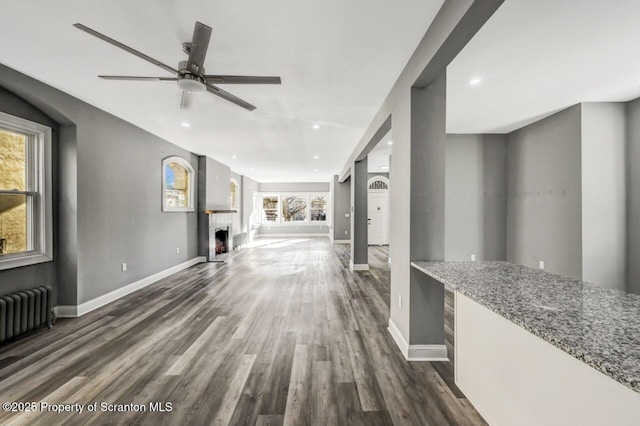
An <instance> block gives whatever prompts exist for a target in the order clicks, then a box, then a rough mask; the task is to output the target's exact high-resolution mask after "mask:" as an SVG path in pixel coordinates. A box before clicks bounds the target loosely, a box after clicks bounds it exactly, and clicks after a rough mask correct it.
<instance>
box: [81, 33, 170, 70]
mask: <svg viewBox="0 0 640 426" xmlns="http://www.w3.org/2000/svg"><path fill="white" fill-rule="evenodd" d="M73 26H74V27H76V28H77V29H79V30H82V31H84V32H85V33H87V34H91V35H92V36H94V37H97V38H99V39H101V40H104V41H106V42H107V43H109V44H112V45H114V46H116V47H119V48H120V49H122V50H124V51H125V52H129V53H131V54H132V55H136V56H137V57H138V58H140V59H144V60H145V61H147V62H151V63H152V64H153V65H157V66H159V67H160V68H162V69H163V70H165V71H168V72H170V73H172V74H178V70H176V69H173V68H172V67H170V66H169V65H165V64H163V63H162V62H160V61H158V60H156V59H153V58H152V57H151V56H147V55H145V54H144V53H142V52H138V51H137V50H135V49H133V48H131V47H129V46H127V45H126V44H122V43H120V42H119V41H117V40H114V39H112V38H111V37H108V36H106V35H104V34H102V33H99V32H98V31H96V30H93V29H91V28H89V27H87V26H84V25H82V24H78V23H76V24H73Z"/></svg>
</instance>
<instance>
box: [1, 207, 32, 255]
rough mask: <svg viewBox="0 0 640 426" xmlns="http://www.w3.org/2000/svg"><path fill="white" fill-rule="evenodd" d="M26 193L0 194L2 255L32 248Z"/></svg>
mask: <svg viewBox="0 0 640 426" xmlns="http://www.w3.org/2000/svg"><path fill="white" fill-rule="evenodd" d="M30 197H31V196H29V195H24V194H0V255H2V254H11V253H20V252H23V251H27V250H29V249H30V247H29V245H30V244H29V240H30V235H28V226H27V219H28V217H29V214H28V212H27V209H28V205H30V204H31V203H27V199H28V198H30Z"/></svg>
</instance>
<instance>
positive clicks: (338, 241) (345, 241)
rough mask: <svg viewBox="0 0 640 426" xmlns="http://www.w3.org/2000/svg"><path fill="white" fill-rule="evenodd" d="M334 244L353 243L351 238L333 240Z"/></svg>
mask: <svg viewBox="0 0 640 426" xmlns="http://www.w3.org/2000/svg"><path fill="white" fill-rule="evenodd" d="M333 244H351V240H333Z"/></svg>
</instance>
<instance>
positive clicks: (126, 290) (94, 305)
mask: <svg viewBox="0 0 640 426" xmlns="http://www.w3.org/2000/svg"><path fill="white" fill-rule="evenodd" d="M206 261H207V258H206V257H204V256H199V257H194V258H193V259H191V260H188V261H186V262H183V263H181V264H179V265H176V266H172V267H171V268H169V269H165V270H164V271H160V272H158V273H156V274H153V275H150V276H148V277H146V278H143V279H141V280H138V281H135V282H133V283H131V284H128V285H126V286H124V287H120V288H119V289H116V290H113V291H112V292H110V293H107V294H103V295H102V296H98V297H96V298H95V299H91V300H89V301H87V302H84V303H81V304H79V305H78V306H73V305H61V306H57V307H56V315H57V316H58V317H59V318H75V317H79V316H82V315H84V314H87V313H89V312H91V311H93V310H96V309H98V308H100V307H102V306H104V305H107V304H109V303H111V302H113V301H115V300H118V299H120V298H121V297H124V296H126V295H128V294H131V293H133V292H134V291H137V290H140V289H142V288H144V287H147V286H149V285H151V284H153V283H155V282H158V281H160V280H161V279H163V278H166V277H168V276H170V275H173V274H175V273H177V272H180V271H183V270H185V269H187V268H189V267H191V266H193V265H196V264H198V263H202V262H206Z"/></svg>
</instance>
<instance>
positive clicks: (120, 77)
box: [98, 75, 178, 81]
mask: <svg viewBox="0 0 640 426" xmlns="http://www.w3.org/2000/svg"><path fill="white" fill-rule="evenodd" d="M98 77H100V78H104V79H105V80H130V81H178V79H177V78H176V77H138V76H129V75H99V76H98Z"/></svg>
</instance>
